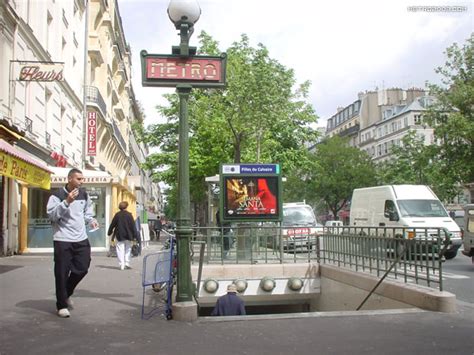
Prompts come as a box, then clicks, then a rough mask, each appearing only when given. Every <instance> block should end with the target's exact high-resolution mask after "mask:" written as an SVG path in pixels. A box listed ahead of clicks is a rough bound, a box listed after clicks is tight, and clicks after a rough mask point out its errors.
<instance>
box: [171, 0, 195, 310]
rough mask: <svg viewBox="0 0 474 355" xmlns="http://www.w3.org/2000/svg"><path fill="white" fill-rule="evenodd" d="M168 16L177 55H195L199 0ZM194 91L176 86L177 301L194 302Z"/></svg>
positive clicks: (185, 0)
mask: <svg viewBox="0 0 474 355" xmlns="http://www.w3.org/2000/svg"><path fill="white" fill-rule="evenodd" d="M168 15H169V17H170V19H171V21H172V22H173V23H174V24H175V26H176V29H178V30H179V31H180V32H179V35H180V37H181V41H180V45H179V47H173V54H179V56H180V57H181V58H186V57H189V55H194V54H195V53H196V49H195V48H189V38H190V37H191V35H192V33H193V31H194V27H193V26H194V24H195V23H196V21H197V20H198V19H199V16H200V15H201V8H200V7H199V4H198V3H197V1H196V0H171V1H170V4H169V5H168ZM175 52H177V53H175ZM191 89H192V86H191V85H189V84H178V85H176V91H177V93H178V97H179V129H178V130H179V157H178V210H177V221H176V239H177V242H178V282H177V286H178V287H177V294H176V301H177V302H186V301H192V300H193V290H192V280H191V262H190V256H189V242H190V239H191V235H192V229H191V218H190V215H191V206H190V192H189V135H188V131H189V123H188V99H189V94H190V92H191Z"/></svg>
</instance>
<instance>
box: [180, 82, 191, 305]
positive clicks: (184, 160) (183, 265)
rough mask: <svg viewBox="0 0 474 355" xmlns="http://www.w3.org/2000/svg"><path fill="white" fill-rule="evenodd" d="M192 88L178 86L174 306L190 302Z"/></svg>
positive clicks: (183, 85)
mask: <svg viewBox="0 0 474 355" xmlns="http://www.w3.org/2000/svg"><path fill="white" fill-rule="evenodd" d="M191 89H192V86H191V85H186V84H179V85H177V86H176V91H177V92H178V96H179V128H178V130H179V156H178V210H177V221H176V238H177V242H178V290H177V294H176V301H177V302H185V301H192V300H193V293H194V292H193V290H192V279H191V262H190V254H189V242H190V240H191V235H192V229H191V217H190V216H191V208H190V204H191V202H190V191H189V134H188V132H189V123H188V99H189V94H190V92H191Z"/></svg>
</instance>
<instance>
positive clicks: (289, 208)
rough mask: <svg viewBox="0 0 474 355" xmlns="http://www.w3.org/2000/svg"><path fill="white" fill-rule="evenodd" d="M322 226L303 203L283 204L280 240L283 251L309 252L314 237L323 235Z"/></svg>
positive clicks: (314, 239) (311, 209) (310, 209)
mask: <svg viewBox="0 0 474 355" xmlns="http://www.w3.org/2000/svg"><path fill="white" fill-rule="evenodd" d="M323 229H324V228H323V226H322V225H321V224H320V223H318V222H317V220H316V216H315V214H314V211H313V208H312V207H311V206H310V205H307V204H305V203H304V202H293V203H284V204H283V221H282V229H281V240H282V242H283V249H285V250H296V249H306V250H310V249H312V248H313V246H314V245H315V243H316V237H317V236H318V235H320V234H322V233H323Z"/></svg>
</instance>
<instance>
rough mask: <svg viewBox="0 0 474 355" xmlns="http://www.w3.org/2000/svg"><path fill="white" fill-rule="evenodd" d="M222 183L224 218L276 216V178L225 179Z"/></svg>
mask: <svg viewBox="0 0 474 355" xmlns="http://www.w3.org/2000/svg"><path fill="white" fill-rule="evenodd" d="M224 183H225V192H226V195H225V206H224V211H225V214H226V217H229V218H232V217H234V218H239V217H250V218H252V216H253V217H254V218H261V217H264V216H269V217H272V216H273V217H274V216H277V215H278V201H277V196H278V193H277V177H262V176H260V177H245V178H239V177H226V178H225V181H224Z"/></svg>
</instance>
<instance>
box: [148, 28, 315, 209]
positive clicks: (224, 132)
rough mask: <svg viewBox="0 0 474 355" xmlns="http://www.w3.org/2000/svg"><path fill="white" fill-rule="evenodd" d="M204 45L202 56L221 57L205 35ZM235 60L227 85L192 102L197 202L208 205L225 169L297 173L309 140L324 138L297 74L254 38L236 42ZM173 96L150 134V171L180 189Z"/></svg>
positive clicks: (196, 93) (197, 93) (195, 94)
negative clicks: (212, 180)
mask: <svg viewBox="0 0 474 355" xmlns="http://www.w3.org/2000/svg"><path fill="white" fill-rule="evenodd" d="M199 39H200V48H199V54H207V55H219V53H220V52H219V49H218V44H217V42H215V41H214V40H213V39H212V38H211V37H210V36H209V35H207V34H206V33H205V32H202V33H201V35H200V36H199ZM227 57H228V59H227V87H226V88H225V89H224V90H218V89H200V90H197V89H195V90H193V91H192V92H191V95H190V98H189V102H188V110H189V125H190V132H189V134H190V154H189V163H190V186H191V200H192V201H193V202H194V203H203V202H205V201H206V199H205V196H206V195H205V193H206V185H205V177H207V176H211V175H215V174H216V173H218V169H219V164H220V163H229V162H236V163H239V162H241V161H243V162H252V163H253V162H260V163H280V164H281V166H282V167H283V169H288V170H292V169H294V168H296V167H297V166H299V165H300V164H304V159H305V157H306V154H305V151H306V148H305V146H304V142H307V141H313V140H314V139H315V138H316V137H317V133H316V131H315V130H314V129H313V128H311V126H310V124H311V123H315V122H316V120H317V117H316V115H315V114H314V110H313V108H312V107H311V105H309V104H308V103H306V99H307V95H308V88H309V82H305V83H303V84H301V85H299V86H296V79H295V77H294V72H293V70H291V69H287V68H285V67H284V66H282V65H281V64H280V63H278V61H276V60H274V59H272V58H270V56H269V52H268V50H267V49H266V48H265V47H264V46H263V45H262V44H259V45H258V47H257V48H252V47H251V46H250V45H249V39H248V37H247V36H246V35H242V36H241V39H240V41H239V42H235V43H233V44H232V46H231V47H230V48H229V49H228V50H227ZM295 86H296V89H295V88H294V87H295ZM165 98H166V99H167V100H168V104H167V105H165V106H158V107H157V109H158V111H159V113H160V114H161V115H162V116H164V117H166V118H167V122H166V123H164V124H156V125H152V126H150V127H148V129H147V130H145V132H143V137H144V140H145V141H146V142H147V143H148V144H149V146H151V147H158V148H159V153H155V154H152V155H150V156H149V157H148V158H147V160H146V162H145V166H146V167H147V168H150V169H154V172H155V173H154V178H155V180H157V181H163V182H165V183H166V184H168V185H169V186H170V189H174V188H175V186H176V180H177V178H176V177H177V151H178V141H177V134H178V114H179V112H178V108H179V107H178V98H177V95H176V94H169V95H165ZM170 203H171V201H170ZM196 210H199V208H197V209H196ZM202 210H205V209H204V208H202Z"/></svg>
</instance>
